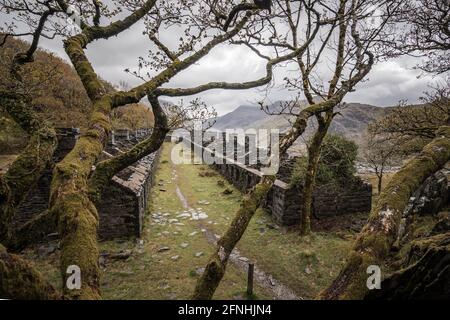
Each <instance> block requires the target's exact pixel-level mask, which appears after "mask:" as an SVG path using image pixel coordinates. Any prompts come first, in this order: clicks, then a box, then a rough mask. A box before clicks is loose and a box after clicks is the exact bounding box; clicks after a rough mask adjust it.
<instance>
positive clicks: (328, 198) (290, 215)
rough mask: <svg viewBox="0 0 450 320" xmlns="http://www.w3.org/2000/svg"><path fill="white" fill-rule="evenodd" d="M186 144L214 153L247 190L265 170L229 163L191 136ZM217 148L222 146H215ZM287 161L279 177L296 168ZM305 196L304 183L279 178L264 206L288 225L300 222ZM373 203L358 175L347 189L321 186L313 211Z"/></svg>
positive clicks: (224, 171)
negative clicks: (293, 183)
mask: <svg viewBox="0 0 450 320" xmlns="http://www.w3.org/2000/svg"><path fill="white" fill-rule="evenodd" d="M183 143H185V144H186V145H188V146H190V147H191V150H197V151H198V152H200V151H202V152H209V153H210V154H213V155H214V157H215V159H216V163H214V164H213V165H212V167H213V168H214V169H215V170H217V171H218V172H219V173H220V174H221V175H222V176H223V177H224V178H226V179H227V180H228V181H229V182H230V183H231V184H233V185H234V186H235V187H236V188H238V189H239V190H241V191H243V192H245V191H247V190H249V189H250V188H252V187H253V186H255V185H256V184H257V183H258V182H259V181H260V180H261V177H262V173H261V172H260V171H259V170H257V169H255V168H254V167H250V166H246V165H244V164H241V163H237V162H234V163H231V162H232V161H229V162H227V161H225V159H224V157H223V155H222V154H220V153H219V152H218V151H216V152H213V150H212V149H210V148H208V147H204V146H200V145H198V144H196V143H194V142H192V141H189V140H188V139H184V140H183ZM193 146H196V147H197V148H194V147H193ZM214 149H219V148H218V147H217V146H214ZM283 161H287V162H286V163H284V164H283V163H282V164H281V169H282V170H281V171H280V172H281V173H282V174H279V175H278V177H284V179H286V176H287V172H290V171H291V169H292V168H291V167H292V159H290V158H286V159H283ZM301 197H302V188H301V186H297V187H291V186H290V185H289V184H288V183H287V182H285V181H282V180H280V179H277V180H275V183H274V185H273V187H272V189H271V190H270V192H269V194H268V197H267V199H266V201H265V203H264V207H265V208H266V209H267V210H268V211H269V212H270V213H271V214H272V216H273V218H274V220H275V222H276V223H278V224H280V225H284V226H292V225H296V224H298V223H299V222H300V212H301V203H302V199H301ZM371 206H372V185H371V184H368V183H365V182H363V181H361V180H360V179H358V178H355V180H354V182H352V183H349V184H348V185H347V186H346V188H345V189H343V188H342V189H336V187H331V186H322V187H317V188H316V190H315V191H314V194H313V214H314V216H316V217H324V216H331V215H340V214H349V213H357V212H370V210H371Z"/></svg>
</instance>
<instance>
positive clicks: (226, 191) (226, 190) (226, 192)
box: [222, 188, 233, 195]
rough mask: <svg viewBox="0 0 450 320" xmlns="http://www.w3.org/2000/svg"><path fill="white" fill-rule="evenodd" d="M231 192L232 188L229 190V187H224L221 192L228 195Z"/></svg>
mask: <svg viewBox="0 0 450 320" xmlns="http://www.w3.org/2000/svg"><path fill="white" fill-rule="evenodd" d="M232 193H233V190H231V189H229V188H227V189H225V190H224V191H223V192H222V194H224V195H230V194H232Z"/></svg>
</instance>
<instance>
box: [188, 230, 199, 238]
mask: <svg viewBox="0 0 450 320" xmlns="http://www.w3.org/2000/svg"><path fill="white" fill-rule="evenodd" d="M197 233H198V232H197V231H194V232H191V233H189V237H193V236H195V235H196V234H197Z"/></svg>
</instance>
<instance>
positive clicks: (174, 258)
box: [170, 255, 180, 261]
mask: <svg viewBox="0 0 450 320" xmlns="http://www.w3.org/2000/svg"><path fill="white" fill-rule="evenodd" d="M179 258H180V256H178V255H177V256H173V257H170V259H171V260H173V261H177V260H178V259H179Z"/></svg>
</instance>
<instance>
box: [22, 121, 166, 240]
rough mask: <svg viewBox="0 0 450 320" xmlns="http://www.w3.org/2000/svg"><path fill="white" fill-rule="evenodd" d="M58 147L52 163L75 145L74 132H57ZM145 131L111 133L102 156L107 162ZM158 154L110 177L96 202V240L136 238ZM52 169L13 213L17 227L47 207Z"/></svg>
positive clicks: (75, 132)
mask: <svg viewBox="0 0 450 320" xmlns="http://www.w3.org/2000/svg"><path fill="white" fill-rule="evenodd" d="M57 133H58V147H57V150H56V152H55V154H54V163H57V162H59V161H60V160H62V159H63V158H64V157H65V155H67V154H68V153H69V152H70V151H71V150H72V148H73V147H74V146H75V143H76V140H77V138H78V136H79V130H78V129H66V128H65V129H58V130H57ZM150 133H151V131H149V130H138V131H128V130H119V131H115V132H113V133H112V135H111V138H110V141H109V143H108V145H107V147H106V149H105V152H104V153H103V159H102V160H104V159H107V158H109V157H112V156H114V155H117V154H118V153H121V152H124V151H126V150H128V149H130V148H131V147H133V146H134V145H135V144H137V143H138V142H139V141H141V140H143V139H144V138H146V137H148V136H149V135H150ZM158 155H159V153H158V152H156V153H153V154H150V155H148V156H146V157H144V158H142V159H141V160H139V161H138V162H136V163H135V164H133V165H132V166H129V167H128V168H126V169H124V170H123V171H121V172H120V173H118V174H117V175H116V176H114V177H113V179H112V181H111V184H110V185H109V186H108V187H107V188H105V191H104V193H103V195H102V197H101V201H100V203H98V204H97V209H98V214H99V219H100V221H99V237H100V239H102V240H109V239H117V238H128V237H132V236H135V237H139V236H140V235H141V231H142V226H143V218H144V214H145V212H146V209H147V202H148V196H149V194H150V188H151V186H152V183H153V174H154V171H155V167H156V164H157V162H158ZM51 179H52V168H51V167H50V168H48V169H47V170H46V172H45V173H44V175H43V176H42V177H41V178H40V179H39V181H38V182H37V184H36V186H35V187H34V188H33V189H32V190H31V191H30V192H29V193H28V195H27V196H26V198H25V200H24V201H23V203H22V204H21V205H20V207H19V208H18V210H17V213H16V216H15V218H14V219H15V220H14V223H15V224H16V225H21V224H23V223H25V222H27V221H29V220H30V219H31V218H32V217H33V216H35V215H38V214H39V213H41V212H43V211H44V210H46V209H47V208H48V198H49V192H50V183H51Z"/></svg>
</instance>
